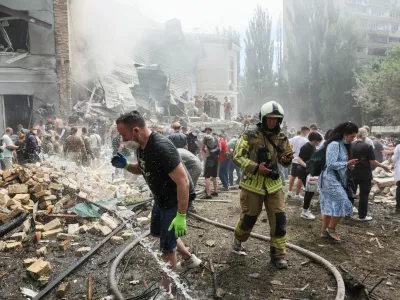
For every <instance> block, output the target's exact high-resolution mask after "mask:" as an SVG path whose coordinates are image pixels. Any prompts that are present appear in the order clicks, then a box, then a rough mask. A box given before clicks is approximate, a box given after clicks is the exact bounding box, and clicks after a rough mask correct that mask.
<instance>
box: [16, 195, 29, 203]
mask: <svg viewBox="0 0 400 300" xmlns="http://www.w3.org/2000/svg"><path fill="white" fill-rule="evenodd" d="M13 199H14V200H17V201H19V202H21V204H23V205H27V204H29V200H31V195H29V194H16V195H15V196H14V198H13Z"/></svg>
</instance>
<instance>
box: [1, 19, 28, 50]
mask: <svg viewBox="0 0 400 300" xmlns="http://www.w3.org/2000/svg"><path fill="white" fill-rule="evenodd" d="M18 50H20V51H18ZM21 50H23V51H21ZM17 51H18V52H24V51H29V31H28V23H27V22H26V21H24V20H20V19H17V18H16V17H13V16H10V15H8V14H6V13H3V12H0V52H17Z"/></svg>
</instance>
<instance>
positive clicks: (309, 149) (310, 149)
mask: <svg viewBox="0 0 400 300" xmlns="http://www.w3.org/2000/svg"><path fill="white" fill-rule="evenodd" d="M315 151H316V149H315V147H314V146H313V145H311V144H310V143H306V144H304V146H303V147H301V149H300V153H299V157H300V158H301V159H302V160H303V161H304V162H305V163H307V162H308V161H309V160H310V159H311V157H312V156H313V154H314V153H315Z"/></svg>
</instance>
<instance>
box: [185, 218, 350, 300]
mask: <svg viewBox="0 0 400 300" xmlns="http://www.w3.org/2000/svg"><path fill="white" fill-rule="evenodd" d="M188 214H189V215H190V216H192V217H194V218H196V219H198V220H201V221H204V222H206V223H209V224H211V225H214V226H217V227H220V228H223V229H227V230H230V231H235V228H234V227H231V226H228V225H225V224H222V223H219V222H215V221H212V220H210V219H207V218H204V217H202V216H199V215H197V214H194V213H188ZM250 236H252V237H254V238H256V239H259V240H262V241H270V240H271V238H270V237H268V236H264V235H261V234H258V233H253V232H252V233H251V234H250ZM286 246H287V247H288V248H289V249H292V250H294V251H297V252H299V253H301V254H303V255H304V256H306V257H308V258H310V259H312V260H314V261H315V262H317V263H319V264H321V265H323V266H324V267H325V268H327V269H328V270H329V271H330V272H331V273H332V274H333V276H334V277H335V279H336V283H337V293H336V298H335V300H344V296H345V286H344V281H343V277H342V274H341V273H340V272H339V270H338V269H336V267H335V266H334V265H333V264H332V263H330V262H329V261H327V260H326V259H325V258H323V257H321V256H319V255H317V254H315V253H314V252H311V251H309V250H306V249H304V248H301V247H299V246H296V245H293V244H290V243H286Z"/></svg>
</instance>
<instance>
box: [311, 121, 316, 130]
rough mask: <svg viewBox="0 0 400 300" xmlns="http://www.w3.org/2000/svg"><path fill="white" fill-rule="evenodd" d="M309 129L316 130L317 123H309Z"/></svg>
mask: <svg viewBox="0 0 400 300" xmlns="http://www.w3.org/2000/svg"><path fill="white" fill-rule="evenodd" d="M310 129H312V130H318V126H317V124H315V123H312V124H311V125H310Z"/></svg>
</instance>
